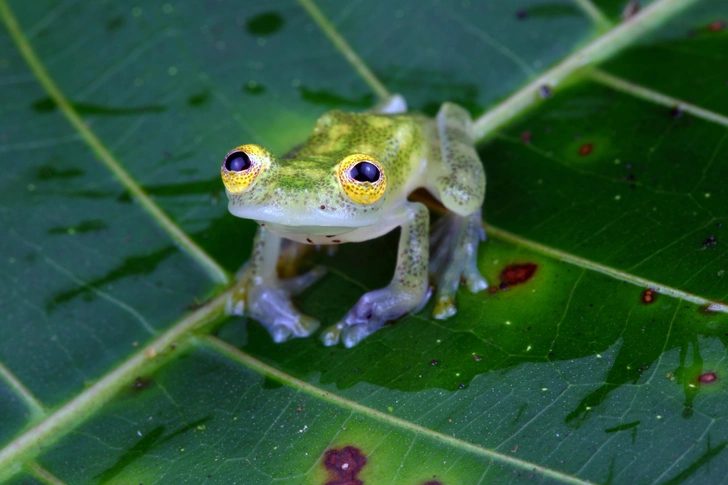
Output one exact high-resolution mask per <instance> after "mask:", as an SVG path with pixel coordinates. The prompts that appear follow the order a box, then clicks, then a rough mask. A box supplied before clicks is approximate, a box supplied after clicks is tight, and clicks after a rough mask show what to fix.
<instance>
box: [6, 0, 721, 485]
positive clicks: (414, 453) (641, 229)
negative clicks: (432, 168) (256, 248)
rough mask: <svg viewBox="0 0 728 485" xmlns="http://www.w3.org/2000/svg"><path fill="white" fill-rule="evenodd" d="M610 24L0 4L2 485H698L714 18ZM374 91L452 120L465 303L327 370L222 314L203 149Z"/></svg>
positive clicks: (281, 132)
mask: <svg viewBox="0 0 728 485" xmlns="http://www.w3.org/2000/svg"><path fill="white" fill-rule="evenodd" d="M623 7H624V5H623V2H614V1H611V0H609V1H607V0H604V1H595V2H593V3H592V2H590V1H588V0H579V1H574V2H569V1H565V0H564V1H556V2H554V1H539V0H518V1H514V2H488V3H486V2H474V1H470V2H468V1H464V2H458V3H454V2H436V1H435V2H426V3H423V2H414V1H402V2H396V4H393V3H392V2H385V1H374V2H350V3H346V4H342V3H341V2H337V1H331V0H323V1H320V2H318V3H313V2H312V1H311V0H301V1H300V2H294V1H289V0H285V1H283V0H276V1H273V2H242V3H225V2H206V3H202V2H179V3H171V2H170V3H165V4H156V3H154V2H147V3H142V4H139V5H127V4H124V3H90V2H73V1H66V0H64V1H38V2H21V1H6V0H0V18H2V20H3V23H4V25H5V30H3V31H2V32H0V86H2V90H0V113H1V116H0V120H2V122H0V157H2V160H3V162H4V163H3V167H4V168H5V171H4V173H3V177H2V178H1V179H0V186H1V188H2V192H0V193H2V197H1V198H0V220H1V221H2V224H1V229H0V230H2V231H3V237H2V238H0V248H2V252H3V256H4V258H3V261H2V262H1V263H0V265H2V266H1V267H2V271H0V290H2V293H1V294H2V295H3V296H2V297H0V305H1V306H2V308H3V315H4V317H5V318H3V320H2V324H0V405H1V407H2V410H3V412H2V413H0V444H2V446H4V448H3V449H2V450H1V451H0V479H2V480H4V482H3V483H8V484H13V485H15V484H21V483H22V484H33V485H35V484H53V485H59V484H86V483H90V484H129V483H143V484H145V485H149V484H179V483H245V484H269V483H274V482H276V483H285V484H290V485H294V484H295V485H298V484H304V483H305V484H317V485H324V484H329V485H331V484H334V483H347V482H346V481H347V480H348V481H349V482H348V483H369V484H373V483H377V484H378V483H392V484H402V485H410V484H411V485H424V484H428V485H434V484H440V485H449V484H478V483H532V482H534V481H536V482H538V483H581V484H583V483H670V484H677V483H695V484H698V483H723V482H724V481H725V477H726V476H728V461H726V460H725V459H724V458H725V456H724V453H725V451H724V448H725V447H726V443H728V426H726V417H728V406H727V405H726V399H725V398H726V388H725V383H724V381H725V379H726V377H728V369H726V364H725V354H726V335H728V317H726V314H725V312H726V310H727V309H728V307H727V306H726V304H725V303H724V302H725V301H726V299H728V279H727V278H728V276H725V272H726V270H727V269H728V268H726V266H727V265H728V260H727V259H726V252H725V248H724V245H725V244H726V237H727V236H726V231H728V226H725V224H728V220H727V219H728V214H727V213H726V203H725V202H726V200H728V193H727V192H726V189H725V187H724V186H725V184H724V183H723V180H725V179H726V176H727V175H728V118H727V116H728V84H726V83H728V70H727V69H726V68H725V65H724V64H725V62H723V61H724V60H725V54H724V53H725V52H728V27H726V22H727V21H728V8H727V7H726V5H725V4H723V3H721V2H709V1H705V0H704V1H695V2H687V1H674V0H655V1H653V2H642V9H641V11H640V12H639V13H637V14H635V15H633V16H631V17H630V18H629V19H628V20H626V21H622V20H621V19H622V15H623ZM597 64H598V65H597ZM386 92H400V93H402V94H404V95H405V96H406V98H407V99H408V101H409V103H410V105H411V106H412V107H413V108H415V109H418V110H422V111H424V112H427V113H433V112H434V111H436V110H437V107H438V106H439V104H440V103H442V102H443V101H446V100H451V101H456V102H459V103H461V104H463V105H464V106H465V107H466V108H467V109H469V110H470V112H471V113H472V114H473V116H474V117H476V126H477V127H478V130H479V133H480V134H482V135H483V139H482V140H481V143H480V144H479V152H480V155H481V158H482V159H483V161H484V164H485V167H486V172H487V174H488V193H487V196H486V203H485V219H486V222H487V224H488V229H489V234H490V239H489V241H488V242H487V243H486V244H484V245H483V246H482V247H481V250H480V253H479V265H480V269H481V270H482V272H483V273H484V275H485V276H486V278H487V279H488V281H489V282H490V283H491V286H492V288H493V290H492V291H490V292H483V293H481V294H477V295H472V294H469V293H468V292H467V291H465V290H463V291H461V292H460V293H459V294H458V302H459V307H458V308H459V311H458V314H457V315H456V316H454V317H453V318H451V319H449V320H447V321H444V322H443V321H436V320H433V319H432V318H431V317H430V311H431V309H432V308H431V307H432V305H428V306H427V307H426V308H425V309H424V310H423V311H421V312H419V313H418V314H415V315H410V316H408V317H405V318H402V319H400V320H398V321H397V322H395V323H394V324H392V325H391V326H389V327H388V328H386V329H384V330H382V331H380V332H378V333H376V334H375V335H373V336H372V337H370V338H369V339H367V340H366V341H364V342H363V343H362V344H360V345H359V346H357V347H355V348H353V349H349V350H345V349H342V348H334V349H331V348H325V347H323V346H322V345H321V344H320V343H319V341H318V340H317V339H315V338H310V339H301V340H295V341H291V342H287V343H284V344H281V345H277V344H273V343H272V342H271V340H270V337H269V336H268V334H267V333H266V332H265V330H264V329H263V328H262V327H261V326H260V325H259V324H257V323H255V322H249V323H247V324H243V323H242V321H241V319H237V318H227V319H226V318H223V317H222V310H223V307H224V302H225V299H226V295H227V293H226V292H229V291H230V289H229V288H230V287H231V286H230V285H231V284H232V282H233V277H232V276H231V275H232V274H234V272H235V271H236V270H237V269H238V268H239V266H240V265H241V264H242V263H243V262H244V261H245V259H246V258H247V256H248V253H249V251H250V246H251V243H250V242H251V239H252V235H253V233H254V231H255V224H254V223H252V222H251V221H243V220H236V219H235V218H233V217H232V216H230V215H229V214H227V211H226V209H225V194H224V191H223V190H222V184H221V183H220V181H219V178H218V175H217V170H218V164H219V161H220V158H221V157H222V155H223V154H224V153H225V152H226V151H227V150H228V149H229V148H230V147H232V146H235V145H237V144H240V143H250V142H252V143H260V144H264V145H266V146H268V147H270V148H271V149H272V150H273V151H274V152H279V153H281V152H284V151H285V150H287V149H290V148H291V147H292V146H295V144H297V143H299V142H300V141H301V140H302V139H303V138H305V136H306V135H307V133H308V132H309V131H310V129H311V126H312V124H313V123H314V121H315V119H316V117H317V116H319V115H320V114H321V113H323V112H324V111H326V110H328V109H333V108H340V109H347V110H362V109H366V108H367V107H369V106H371V105H372V104H374V103H375V102H376V101H377V97H378V96H381V95H383V94H386ZM396 238H397V234H396V233H395V234H390V235H388V236H385V237H383V238H381V239H379V240H375V241H370V242H367V243H362V244H359V245H344V246H342V247H341V248H340V250H339V251H338V252H337V253H336V254H335V255H333V256H327V255H324V254H317V255H314V256H312V258H313V259H312V260H313V261H316V262H318V263H319V264H323V265H325V266H326V267H327V268H328V269H329V275H328V276H326V277H325V278H324V279H323V280H322V281H321V282H319V283H317V284H316V285H314V286H313V287H312V288H311V289H310V290H308V291H307V292H306V293H304V294H303V295H301V296H300V297H298V299H297V301H296V302H297V304H298V305H299V306H300V307H301V309H302V310H303V311H304V312H306V313H308V314H310V315H314V316H316V317H317V318H319V319H321V321H322V324H323V325H324V326H325V325H328V324H332V323H335V322H336V321H337V320H338V319H339V318H341V316H342V315H343V314H344V313H345V312H346V311H347V309H348V308H350V306H351V305H353V304H354V303H355V302H356V301H357V299H358V298H359V297H360V296H361V294H362V293H363V292H365V291H368V290H372V289H376V288H378V287H381V286H384V285H386V284H387V282H388V280H389V278H391V274H392V270H393V267H394V257H395V254H394V248H395V247H396ZM519 268H520V270H521V271H527V272H529V273H532V275H531V276H532V277H531V278H530V279H527V280H526V281H524V282H518V281H514V280H512V279H511V280H510V281H509V280H508V275H507V274H506V273H507V272H508V271H517V270H518V269H519ZM356 480H359V481H360V482H356Z"/></svg>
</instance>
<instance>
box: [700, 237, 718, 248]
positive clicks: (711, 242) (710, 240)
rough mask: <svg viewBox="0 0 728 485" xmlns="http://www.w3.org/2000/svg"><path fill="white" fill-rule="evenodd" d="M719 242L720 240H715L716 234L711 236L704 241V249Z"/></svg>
mask: <svg viewBox="0 0 728 485" xmlns="http://www.w3.org/2000/svg"><path fill="white" fill-rule="evenodd" d="M716 244H718V241H716V240H715V236H710V237H709V238H708V239H706V240H705V241H703V249H705V248H707V247H708V246H714V245H716Z"/></svg>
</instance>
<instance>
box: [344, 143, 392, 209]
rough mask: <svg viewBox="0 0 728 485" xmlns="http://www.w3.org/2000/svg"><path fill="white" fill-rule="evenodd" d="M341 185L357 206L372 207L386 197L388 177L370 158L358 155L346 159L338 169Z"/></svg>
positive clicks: (380, 166)
mask: <svg viewBox="0 0 728 485" xmlns="http://www.w3.org/2000/svg"><path fill="white" fill-rule="evenodd" d="M337 176H338V179H339V184H340V185H341V188H342V189H343V190H344V193H346V195H347V196H348V197H349V198H350V199H351V200H352V201H354V202H356V203H357V204H365V205H370V204H373V203H375V202H377V201H378V200H379V199H381V198H382V196H383V195H384V191H385V189H386V188H387V177H386V174H385V173H384V169H383V168H382V165H381V164H380V163H379V162H378V161H377V160H375V159H374V158H372V157H370V156H369V155H364V154H361V153H356V154H353V155H349V156H347V157H345V158H344V159H343V160H341V162H339V165H338V167H337Z"/></svg>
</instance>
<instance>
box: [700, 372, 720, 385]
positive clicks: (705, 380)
mask: <svg viewBox="0 0 728 485" xmlns="http://www.w3.org/2000/svg"><path fill="white" fill-rule="evenodd" d="M698 380H699V381H700V383H701V384H712V383H714V382H715V381H717V380H718V376H717V375H716V373H715V372H706V373H705V374H703V375H701V376H700V377H698Z"/></svg>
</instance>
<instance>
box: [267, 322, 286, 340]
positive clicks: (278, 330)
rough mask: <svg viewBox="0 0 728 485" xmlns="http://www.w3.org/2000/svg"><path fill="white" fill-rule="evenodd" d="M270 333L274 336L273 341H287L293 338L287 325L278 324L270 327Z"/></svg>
mask: <svg viewBox="0 0 728 485" xmlns="http://www.w3.org/2000/svg"><path fill="white" fill-rule="evenodd" d="M268 333H270V336H271V337H272V338H273V341H274V342H275V343H277V344H279V343H281V342H285V341H286V340H289V339H290V338H291V329H290V328H289V327H287V326H285V325H278V326H277V327H269V328H268Z"/></svg>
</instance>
